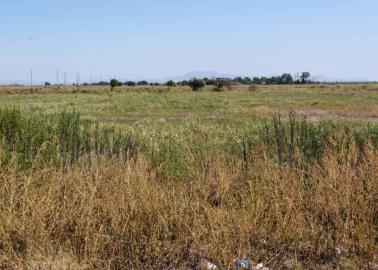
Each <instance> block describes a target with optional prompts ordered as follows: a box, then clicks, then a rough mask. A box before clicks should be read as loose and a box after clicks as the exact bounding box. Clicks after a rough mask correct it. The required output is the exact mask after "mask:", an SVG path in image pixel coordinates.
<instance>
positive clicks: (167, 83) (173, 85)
mask: <svg viewBox="0 0 378 270" xmlns="http://www.w3.org/2000/svg"><path fill="white" fill-rule="evenodd" d="M165 85H166V86H168V87H175V86H176V83H175V82H174V81H172V80H169V81H167V82H166V83H165Z"/></svg>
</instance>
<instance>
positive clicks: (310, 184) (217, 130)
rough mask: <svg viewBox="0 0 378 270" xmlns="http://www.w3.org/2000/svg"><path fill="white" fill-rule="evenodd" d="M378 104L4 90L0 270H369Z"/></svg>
mask: <svg viewBox="0 0 378 270" xmlns="http://www.w3.org/2000/svg"><path fill="white" fill-rule="evenodd" d="M377 101H378V86H376V85H348V86H344V85H332V86H322V85H309V86H258V87H257V88H256V87H239V88H237V89H233V90H232V91H226V92H221V93H219V92H212V91H211V89H210V88H209V89H205V90H204V91H200V92H196V93H195V92H192V91H190V89H188V88H184V87H176V88H171V89H169V88H166V87H155V88H122V87H120V88H117V89H116V90H115V91H114V92H112V93H111V92H110V91H109V89H107V88H102V87H80V88H79V89H76V88H60V89H55V88H34V89H30V88H26V87H3V88H1V89H0V108H1V109H0V216H1V219H0V269H43V270H44V269H179V270H185V269H186V270H189V269H204V268H200V267H201V262H203V260H207V261H210V262H212V263H214V264H216V265H217V266H218V269H221V270H222V269H235V268H234V265H233V261H234V260H235V259H237V258H239V259H240V258H249V260H250V261H251V262H253V263H256V264H257V263H260V262H263V263H264V264H265V265H266V266H267V267H269V268H270V269H369V268H370V269H372V268H373V267H374V264H376V263H377V259H378V258H377V250H378V241H377V236H378V123H377V122H376V120H377V119H378V102H377ZM291 111H294V112H291ZM277 112H281V114H276V113H277ZM304 115H307V118H308V119H307V120H304V118H303V116H304Z"/></svg>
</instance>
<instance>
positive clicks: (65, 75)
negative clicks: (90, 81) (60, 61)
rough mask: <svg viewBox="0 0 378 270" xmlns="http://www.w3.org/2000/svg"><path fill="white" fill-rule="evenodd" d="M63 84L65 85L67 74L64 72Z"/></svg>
mask: <svg viewBox="0 0 378 270" xmlns="http://www.w3.org/2000/svg"><path fill="white" fill-rule="evenodd" d="M63 80H64V86H67V74H66V73H65V72H64V74H63Z"/></svg>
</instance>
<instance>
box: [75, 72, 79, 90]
mask: <svg viewBox="0 0 378 270" xmlns="http://www.w3.org/2000/svg"><path fill="white" fill-rule="evenodd" d="M79 77H80V75H79V72H78V73H76V87H79V81H80V78H79Z"/></svg>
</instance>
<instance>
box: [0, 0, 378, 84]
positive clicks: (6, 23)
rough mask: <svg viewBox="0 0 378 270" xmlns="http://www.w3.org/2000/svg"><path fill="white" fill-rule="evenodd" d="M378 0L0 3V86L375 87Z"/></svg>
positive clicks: (42, 0)
mask: <svg viewBox="0 0 378 270" xmlns="http://www.w3.org/2000/svg"><path fill="white" fill-rule="evenodd" d="M377 11H378V1H377V0H134V1H128V0H122V1H121V0H60V1H58V0H0V82H5V81H7V82H11V81H16V80H20V81H22V80H27V79H28V76H29V75H28V74H29V69H30V67H33V70H34V77H35V80H39V81H45V80H49V81H53V82H54V80H55V74H56V70H57V69H58V70H59V71H60V73H61V74H62V73H63V72H66V73H67V74H68V75H67V76H68V78H69V79H70V80H73V79H74V75H73V74H75V73H76V72H80V73H81V78H82V81H85V80H89V77H90V74H91V73H92V76H93V78H94V79H96V80H99V79H101V78H102V79H108V78H109V76H110V75H111V76H116V77H117V78H120V79H142V78H146V79H152V78H162V77H169V76H176V75H182V74H184V73H186V72H188V71H203V70H212V71H218V72H222V73H230V74H240V75H248V76H255V75H272V74H277V73H282V72H292V73H295V72H297V71H302V70H306V71H310V72H311V73H312V74H313V75H323V76H328V77H334V78H342V79H370V80H378V15H377Z"/></svg>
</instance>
